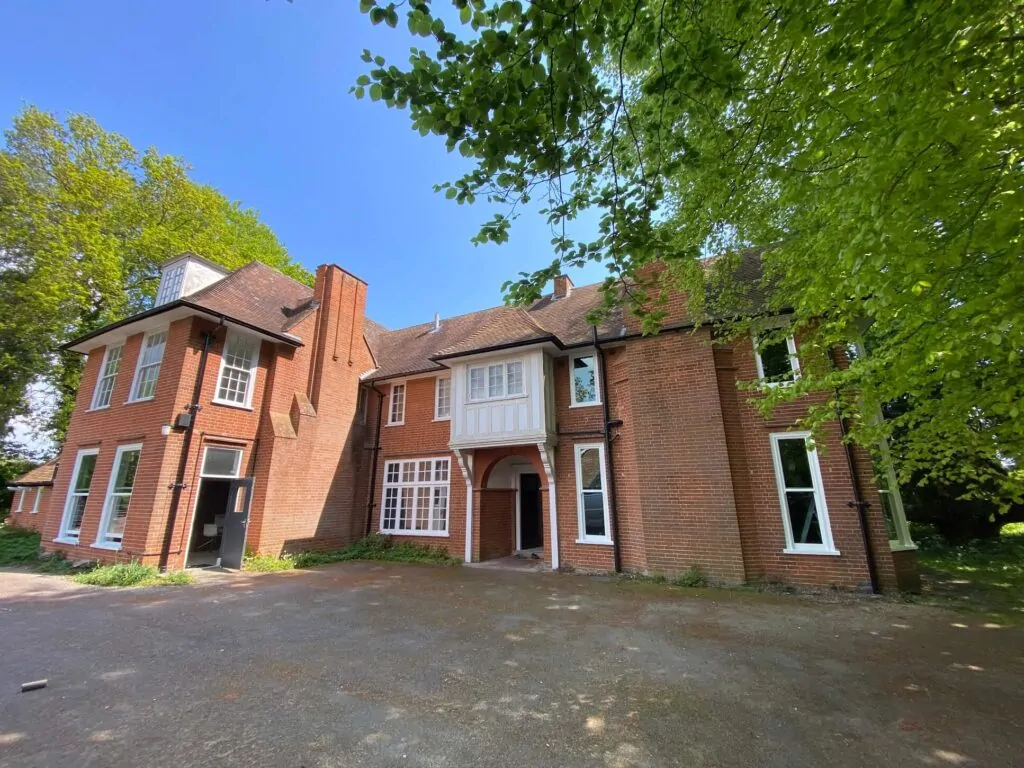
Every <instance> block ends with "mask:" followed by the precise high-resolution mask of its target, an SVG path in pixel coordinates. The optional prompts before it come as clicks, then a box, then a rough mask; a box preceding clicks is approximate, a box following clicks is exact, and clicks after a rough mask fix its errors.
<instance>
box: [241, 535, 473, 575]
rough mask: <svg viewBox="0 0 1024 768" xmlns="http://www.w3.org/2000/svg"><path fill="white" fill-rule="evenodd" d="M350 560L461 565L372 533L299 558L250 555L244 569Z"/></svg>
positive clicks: (431, 551)
mask: <svg viewBox="0 0 1024 768" xmlns="http://www.w3.org/2000/svg"><path fill="white" fill-rule="evenodd" d="M346 560H385V561H387V562H392V563H434V564H437V565H459V564H461V563H462V561H461V560H459V559H458V558H454V557H449V556H448V553H447V552H445V551H444V550H443V549H441V548H439V547H430V546H427V545H425V544H417V543H415V542H409V541H397V542H396V541H395V540H394V539H392V538H391V537H390V536H385V535H383V534H380V533H371V534H370V535H369V536H367V537H366V538H365V539H362V540H361V541H357V542H355V543H354V544H350V545H349V546H347V547H344V548H343V549H328V550H321V551H313V552H300V553H299V554H297V555H282V556H281V557H275V556H274V555H261V554H254V553H250V554H247V555H246V557H245V563H244V565H243V567H244V568H245V569H246V570H249V571H257V572H271V571H288V570H291V569H293V568H313V567H316V566H318V565H329V564H330V563H341V562H345V561H346Z"/></svg>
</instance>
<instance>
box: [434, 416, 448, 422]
mask: <svg viewBox="0 0 1024 768" xmlns="http://www.w3.org/2000/svg"><path fill="white" fill-rule="evenodd" d="M451 420H452V417H451V416H440V417H439V416H435V417H434V421H451Z"/></svg>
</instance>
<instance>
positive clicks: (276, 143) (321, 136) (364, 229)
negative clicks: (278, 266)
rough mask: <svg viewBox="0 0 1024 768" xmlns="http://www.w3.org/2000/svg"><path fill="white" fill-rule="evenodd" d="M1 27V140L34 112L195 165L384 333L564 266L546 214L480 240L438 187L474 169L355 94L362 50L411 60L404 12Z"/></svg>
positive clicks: (101, 7)
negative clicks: (70, 118) (361, 301)
mask: <svg viewBox="0 0 1024 768" xmlns="http://www.w3.org/2000/svg"><path fill="white" fill-rule="evenodd" d="M0 27H2V28H3V29H4V45H3V46H0V72H3V73H4V75H3V77H0V123H2V125H3V127H4V128H5V129H6V128H7V127H9V125H10V122H11V118H12V117H13V116H14V115H15V114H16V113H17V112H18V111H19V110H20V109H21V107H22V105H24V104H35V105H36V106H38V107H40V108H42V109H46V110H49V111H53V112H58V113H65V112H84V113H87V114H90V115H92V116H93V117H95V118H96V119H97V120H98V121H99V122H100V124H101V125H102V126H103V127H104V128H106V129H107V130H111V131H116V132H118V133H121V134H123V135H124V136H126V137H127V138H128V139H130V140H131V141H132V143H134V144H135V145H136V146H137V147H146V146H155V147H156V148H157V149H159V150H160V151H161V152H164V153H168V154H174V155H179V156H181V157H184V158H185V159H187V160H188V161H189V162H190V163H191V164H192V166H193V167H194V172H193V175H194V177H195V178H196V179H197V180H199V181H202V182H205V183H208V184H211V185H213V186H215V187H217V188H219V189H220V190H221V191H223V192H224V194H225V195H227V196H228V197H230V198H231V199H234V200H239V201H241V202H242V203H244V204H245V205H247V206H250V207H253V208H256V209H257V210H258V211H259V212H260V214H261V216H262V217H263V219H264V220H265V221H266V222H267V223H268V224H269V225H270V226H271V227H272V228H273V229H274V231H275V232H276V233H277V236H278V237H279V238H280V239H281V241H282V242H283V243H284V244H285V245H286V246H287V248H288V249H289V251H290V253H291V255H292V257H293V258H294V259H296V260H297V261H299V262H301V263H303V264H305V265H306V266H307V267H309V268H310V269H312V268H314V267H315V266H316V265H317V264H320V263H323V262H335V263H337V264H340V265H341V266H343V267H345V268H346V269H348V270H349V271H351V272H353V273H354V274H356V275H358V276H360V277H362V278H363V279H364V280H366V281H367V282H368V283H369V284H370V291H369V308H368V312H369V314H370V315H371V316H372V317H373V318H374V319H377V320H378V321H380V322H382V323H384V324H385V325H387V326H388V327H392V328H396V327H402V326H405V325H412V324H415V323H419V322H426V321H428V320H430V319H432V318H433V314H434V312H441V314H442V315H444V316H450V315H455V314H460V313H462V312H469V311H473V310H476V309H481V308H483V307H487V306H492V305H495V304H498V303H500V302H501V291H500V287H501V284H502V282H504V281H505V280H506V279H509V278H512V277H514V276H515V275H516V273H517V272H519V271H522V270H530V269H534V268H537V267H540V266H544V265H546V264H547V263H549V262H550V260H551V258H552V254H551V247H550V238H551V234H550V231H549V230H548V228H547V226H546V225H545V224H544V222H543V220H542V219H541V217H540V216H537V215H536V214H534V215H529V216H526V217H524V218H521V219H519V221H518V222H517V224H516V226H515V228H514V230H513V233H512V238H511V241H510V242H509V243H506V244H505V245H503V246H500V247H497V246H484V247H474V246H473V245H471V244H470V242H469V239H470V238H471V237H472V236H473V234H474V233H475V232H476V230H477V228H478V226H479V224H480V223H481V222H483V221H484V220H485V219H486V218H487V217H488V211H487V210H486V209H485V208H484V207H483V206H476V205H475V206H457V205H456V204H455V203H453V202H450V201H446V200H445V199H444V197H443V195H440V194H436V193H434V192H433V190H432V185H433V184H434V183H437V182H441V181H445V180H449V179H453V178H455V177H456V176H457V175H458V174H459V173H460V172H461V171H462V170H463V169H464V168H466V161H465V160H464V159H463V158H461V157H460V156H459V155H458V153H454V154H448V153H447V151H446V150H445V148H444V143H443V141H442V139H440V138H439V137H427V138H422V137H420V135H419V134H418V133H416V132H414V131H413V130H412V129H411V128H410V127H409V119H408V115H407V113H405V112H399V111H397V110H389V109H387V108H386V107H384V106H383V105H382V104H379V103H377V104H374V103H371V102H370V101H369V100H365V101H356V100H355V99H354V98H353V97H352V96H351V95H350V94H349V93H348V88H349V86H350V85H351V84H352V83H353V82H354V81H355V79H356V77H357V76H358V75H359V74H360V73H361V72H362V71H363V67H364V66H365V65H364V64H363V63H362V62H361V61H360V60H359V54H360V52H361V51H362V49H363V48H370V49H371V50H372V51H373V52H374V53H375V54H381V55H384V56H385V57H387V58H388V59H389V60H393V61H395V62H397V63H403V62H404V61H405V60H406V58H407V53H408V50H409V47H410V46H412V45H419V44H422V38H415V39H414V38H412V37H410V36H409V35H408V33H407V32H406V31H405V24H404V17H403V20H402V23H400V24H399V27H398V29H397V30H391V29H387V28H374V27H373V26H371V25H370V23H369V20H368V19H367V17H365V16H363V15H362V14H360V13H359V11H358V2H357V0H296V2H294V3H288V2H286V1H285V0H269V2H267V1H265V0H175V1H174V2H138V0H117V1H116V2H101V3H98V2H82V0H60V1H58V0H53V1H52V2H48V1H47V0H32V2H16V3H14V2H12V3H4V4H3V8H2V9H0ZM585 234H589V233H585ZM570 274H571V275H572V277H573V280H574V281H575V282H576V283H577V284H582V283H584V282H595V281H598V280H600V279H602V277H603V276H604V274H605V272H604V269H603V268H602V267H600V266H598V265H592V266H589V267H588V268H587V269H586V270H582V271H576V272H570Z"/></svg>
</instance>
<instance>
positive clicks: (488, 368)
mask: <svg viewBox="0 0 1024 768" xmlns="http://www.w3.org/2000/svg"><path fill="white" fill-rule="evenodd" d="M525 391H526V390H525V389H524V383H523V361H522V360H510V361H508V362H505V363H492V364H490V365H477V366H472V367H471V368H470V369H469V399H470V401H477V400H500V399H502V398H505V397H519V396H520V395H522V394H524V393H525Z"/></svg>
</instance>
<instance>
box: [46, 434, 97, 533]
mask: <svg viewBox="0 0 1024 768" xmlns="http://www.w3.org/2000/svg"><path fill="white" fill-rule="evenodd" d="M99 453H100V449H99V448H82V449H80V450H79V451H78V453H77V454H76V455H75V466H74V467H73V468H72V470H71V482H70V484H69V485H68V495H67V498H65V499H64V513H63V514H62V515H61V518H60V528H59V529H58V531H57V538H56V539H54V541H56V542H59V543H63V544H77V543H78V540H79V539H80V538H81V534H82V522H84V520H85V510H84V509H83V510H82V520H81V521H80V522H79V523H78V530H77V531H75V532H74V533H73V534H72V533H69V532H68V523H69V522H70V520H69V519H68V518H69V515H70V512H71V503H72V501H73V500H74V499H75V498H77V497H78V496H80V495H82V494H78V493H75V485H76V481H77V480H78V473H79V471H80V470H81V468H82V459H83V458H85V457H86V456H95V457H96V465H97V467H98V466H99ZM95 479H96V467H94V468H93V472H92V479H91V480H90V481H89V492H88V493H86V494H85V498H86V502H85V503H86V504H88V503H89V497H90V496H91V495H92V480H95Z"/></svg>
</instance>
